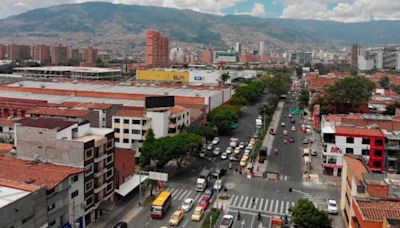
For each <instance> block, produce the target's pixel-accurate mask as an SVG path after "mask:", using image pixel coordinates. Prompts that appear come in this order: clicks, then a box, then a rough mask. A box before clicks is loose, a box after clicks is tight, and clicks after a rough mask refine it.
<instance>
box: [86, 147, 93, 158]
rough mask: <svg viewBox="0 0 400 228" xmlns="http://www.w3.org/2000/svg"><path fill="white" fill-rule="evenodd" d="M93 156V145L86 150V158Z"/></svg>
mask: <svg viewBox="0 0 400 228" xmlns="http://www.w3.org/2000/svg"><path fill="white" fill-rule="evenodd" d="M91 158H93V147H91V148H89V149H86V150H85V160H89V159H91Z"/></svg>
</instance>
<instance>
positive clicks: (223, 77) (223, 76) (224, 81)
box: [221, 72, 231, 85]
mask: <svg viewBox="0 0 400 228" xmlns="http://www.w3.org/2000/svg"><path fill="white" fill-rule="evenodd" d="M230 77H231V76H230V75H229V72H225V73H222V74H221V81H222V84H224V85H225V83H226V81H228V79H229V78H230Z"/></svg>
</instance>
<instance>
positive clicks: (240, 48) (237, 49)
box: [235, 41, 242, 54]
mask: <svg viewBox="0 0 400 228" xmlns="http://www.w3.org/2000/svg"><path fill="white" fill-rule="evenodd" d="M235 52H237V53H239V54H241V53H242V44H241V43H240V42H239V41H236V44H235Z"/></svg>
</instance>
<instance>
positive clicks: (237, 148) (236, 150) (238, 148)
mask: <svg viewBox="0 0 400 228" xmlns="http://www.w3.org/2000/svg"><path fill="white" fill-rule="evenodd" d="M234 153H235V154H236V155H238V154H240V147H236V148H235V151H234Z"/></svg>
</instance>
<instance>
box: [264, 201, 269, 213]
mask: <svg viewBox="0 0 400 228" xmlns="http://www.w3.org/2000/svg"><path fill="white" fill-rule="evenodd" d="M268 201H269V199H265V206H264V211H267V209H268V208H267V207H268Z"/></svg>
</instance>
